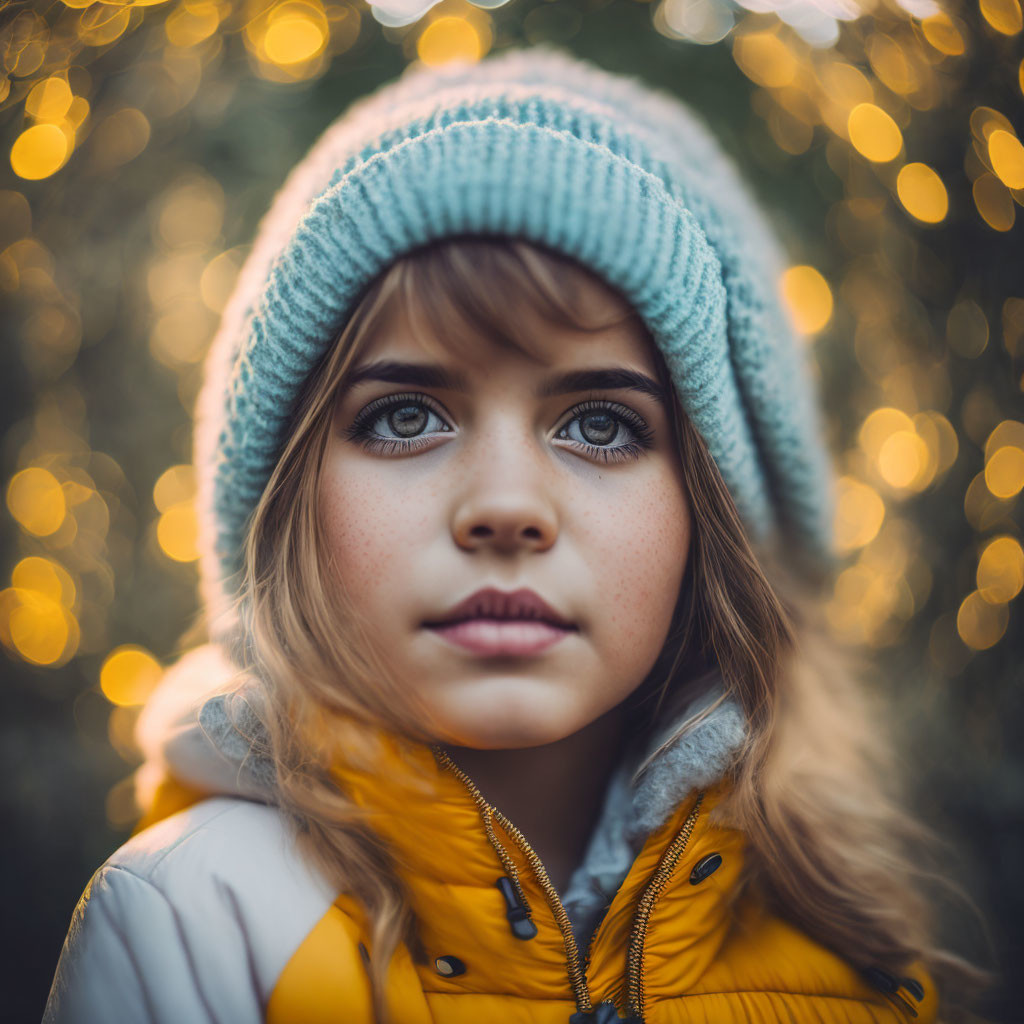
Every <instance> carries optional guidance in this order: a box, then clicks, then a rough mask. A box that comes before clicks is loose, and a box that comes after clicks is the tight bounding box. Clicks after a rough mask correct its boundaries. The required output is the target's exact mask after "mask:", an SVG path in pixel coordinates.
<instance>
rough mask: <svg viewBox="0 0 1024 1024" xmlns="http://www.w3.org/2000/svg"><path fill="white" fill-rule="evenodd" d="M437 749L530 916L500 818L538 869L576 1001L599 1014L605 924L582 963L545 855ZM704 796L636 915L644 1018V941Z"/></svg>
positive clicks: (635, 957)
mask: <svg viewBox="0 0 1024 1024" xmlns="http://www.w3.org/2000/svg"><path fill="white" fill-rule="evenodd" d="M432 749H433V751H434V756H435V757H436V758H437V760H438V762H439V763H440V764H441V766H442V767H443V768H446V769H447V770H448V771H450V772H451V773H452V774H453V775H454V776H455V777H456V778H457V779H458V780H459V781H460V782H461V783H462V784H463V785H464V786H465V787H466V789H467V790H468V791H469V794H470V796H471V797H472V798H473V801H474V803H475V804H476V805H477V809H478V810H479V811H480V817H481V818H482V820H483V823H484V831H485V832H486V834H487V841H488V842H489V843H490V844H491V846H492V847H494V850H495V852H496V853H497V854H498V858H499V859H500V860H501V863H502V866H503V867H504V868H505V871H506V872H507V873H508V876H509V880H510V881H511V882H512V885H513V886H514V887H515V890H516V895H517V896H518V897H519V900H520V902H521V903H522V904H523V907H524V908H525V909H526V912H527V914H529V913H531V911H530V905H529V903H528V902H527V899H526V894H525V893H524V892H523V888H522V885H521V883H520V881H519V873H518V871H517V869H516V866H515V862H514V861H513V860H512V858H511V857H510V856H509V854H508V851H507V850H506V849H505V848H504V847H503V846H502V844H501V842H500V841H499V840H498V837H497V836H496V835H495V834H494V826H493V821H494V820H497V822H498V824H499V825H501V827H502V828H503V829H504V830H505V832H506V833H507V834H508V835H509V836H510V837H511V838H512V841H513V842H514V843H515V844H516V846H517V847H518V848H519V851H520V853H522V855H523V856H524V857H525V858H526V863H527V864H528V865H529V866H530V870H531V871H532V872H533V875H534V877H535V879H536V880H537V884H538V885H539V886H540V888H541V891H542V892H543V893H544V897H545V899H546V900H547V902H548V906H549V907H550V908H551V913H552V914H553V915H554V918H555V923H556V924H557V925H558V927H559V930H560V931H561V932H562V941H563V944H564V945H565V957H566V971H567V973H568V975H569V984H570V986H571V987H572V993H573V998H574V999H575V1001H576V1009H577V1010H578V1011H579V1012H580V1013H593V1011H594V1004H593V1002H592V1000H591V998H590V989H589V987H588V985H587V975H586V968H587V966H589V964H590V953H591V950H592V949H593V946H594V939H595V938H596V937H597V933H598V931H599V930H600V923H598V926H597V927H596V928H595V929H594V931H593V933H592V934H591V936H590V942H589V943H588V944H587V954H586V960H585V962H583V963H582V964H581V962H580V951H579V947H578V946H577V944H576V937H575V936H574V935H573V933H572V922H571V921H570V920H569V915H568V914H567V913H566V910H565V907H564V906H563V905H562V901H561V899H560V898H559V896H558V891H557V890H556V889H555V887H554V886H553V885H552V884H551V880H550V878H548V873H547V869H546V868H545V867H544V864H543V863H542V862H541V859H540V857H538V856H537V853H536V851H535V850H534V849H533V847H532V846H530V844H529V842H527V840H526V837H525V836H524V835H523V834H522V832H520V831H519V829H518V828H516V826H515V825H513V824H512V822H511V821H509V819H508V818H507V817H505V815H504V814H502V813H501V811H499V810H498V809H497V808H496V807H493V806H492V805H491V804H489V803H488V802H487V801H486V799H485V798H484V795H483V794H482V793H481V792H480V790H479V789H478V788H477V786H476V783H474V782H473V780H472V779H471V778H470V777H469V776H468V775H467V774H466V773H465V772H464V771H463V770H462V769H461V768H460V767H459V766H458V765H457V764H456V763H455V762H454V761H453V760H452V759H451V757H449V756H448V754H447V752H446V751H445V750H443V749H442V748H441V747H440V746H438V745H434V746H433V747H432ZM703 800H704V794H703V793H699V794H698V795H697V801H696V803H695V804H694V805H693V808H692V809H691V811H690V813H689V814H688V815H687V816H686V820H685V821H684V822H683V824H682V827H681V828H680V829H679V832H677V833H676V836H675V838H674V839H673V840H672V842H671V843H670V844H669V846H668V849H667V850H666V851H665V853H664V854H663V855H662V858H661V861H660V862H659V864H658V867H657V868H656V869H655V871H654V874H653V875H652V876H651V878H650V880H649V881H648V883H647V885H646V887H645V888H644V893H643V896H642V897H641V899H640V903H639V904H638V906H637V911H636V915H635V916H634V919H633V928H632V932H631V935H630V940H629V946H628V952H627V955H626V971H627V985H628V988H627V992H628V999H627V1005H628V1007H629V1012H630V1013H631V1014H633V1015H634V1016H636V1017H637V1018H638V1019H639V1020H641V1021H642V1020H643V1004H644V990H643V970H644V945H645V940H646V938H647V922H648V919H649V918H650V916H651V911H652V910H653V909H654V904H655V902H656V901H657V899H658V897H659V896H660V895H661V891H662V890H663V889H664V888H665V886H666V885H667V884H668V880H669V878H670V877H671V875H672V872H673V870H674V869H675V866H676V864H677V863H678V861H679V858H680V857H681V856H682V854H683V851H684V850H685V849H686V844H687V843H688V842H689V841H690V836H691V834H692V833H693V828H694V825H695V824H696V822H697V814H698V812H699V810H700V805H701V803H702V802H703Z"/></svg>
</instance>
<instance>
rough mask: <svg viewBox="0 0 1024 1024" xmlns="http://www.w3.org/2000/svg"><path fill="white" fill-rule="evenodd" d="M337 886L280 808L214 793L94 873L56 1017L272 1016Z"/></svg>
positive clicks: (59, 1022) (57, 984)
mask: <svg viewBox="0 0 1024 1024" xmlns="http://www.w3.org/2000/svg"><path fill="white" fill-rule="evenodd" d="M335 896H336V893H335V892H334V891H333V888H332V887H330V886H329V885H327V884H326V883H325V881H324V880H323V879H322V878H320V877H319V875H318V874H316V873H315V872H313V871H311V869H310V868H309V866H308V865H307V864H306V863H305V862H304V860H303V859H302V858H300V857H299V856H298V852H297V850H296V849H295V847H294V843H293V841H292V834H291V831H290V829H289V828H288V827H287V826H286V825H285V824H284V822H283V819H282V818H281V816H280V815H279V814H278V813H277V811H276V810H274V809H273V808H270V807H265V806H262V805H259V804H254V803H251V802H249V801H246V800H235V799H231V798H216V799H212V800H205V801H203V802H201V803H199V804H196V805H195V806H194V807H192V808H190V809H189V810H187V811H182V812H181V813H180V814H176V815H174V816H173V817H171V818H168V819H166V820H165V821H163V822H160V823H159V824H157V825H154V826H153V827H152V828H149V829H147V830H146V831H144V832H141V833H139V835H137V836H135V837H134V838H133V839H131V840H130V841H129V842H128V843H126V844H125V845H124V846H123V847H121V849H120V850H118V851H117V853H115V854H114V856H113V857H111V859H110V860H109V861H108V862H107V863H106V864H105V865H104V866H103V867H101V868H100V870H99V871H97V872H96V874H95V875H94V876H93V879H92V881H91V882H90V883H89V886H88V887H87V889H86V891H85V893H84V894H83V896H82V899H81V900H80V901H79V904H78V906H77V908H76V909H75V913H74V916H73V918H72V921H71V928H70V929H69V931H68V937H67V940H66V941H65V943H64V950H63V952H62V953H61V957H60V962H59V963H58V965H57V974H56V977H55V978H54V982H53V987H52V989H51V991H50V998H49V1000H48V1002H47V1005H46V1011H45V1015H44V1017H43V1021H44V1024H261V1022H262V1021H263V1019H264V1013H265V1007H266V1005H267V1002H268V1000H269V998H270V995H271V993H272V992H273V989H274V986H275V985H276V983H277V979H278V978H279V976H280V974H281V971H282V970H283V969H284V967H285V965H286V964H287V963H288V960H289V959H290V958H291V956H292V955H293V954H294V952H295V950H296V949H298V947H299V946H300V945H301V943H302V941H303V939H304V938H305V937H306V935H308V933H309V932H310V930H311V929H312V928H313V927H314V925H315V924H316V923H317V921H319V920H320V918H321V917H322V916H323V915H324V914H325V913H326V912H327V910H328V909H329V908H330V906H331V903H332V902H333V901H334V898H335Z"/></svg>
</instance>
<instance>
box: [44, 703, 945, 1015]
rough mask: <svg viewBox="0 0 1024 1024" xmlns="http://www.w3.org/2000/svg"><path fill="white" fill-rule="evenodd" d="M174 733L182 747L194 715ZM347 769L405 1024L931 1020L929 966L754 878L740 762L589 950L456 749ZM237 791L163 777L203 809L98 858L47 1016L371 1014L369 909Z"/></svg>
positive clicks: (665, 833) (642, 871)
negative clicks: (822, 919) (422, 955)
mask: <svg viewBox="0 0 1024 1024" xmlns="http://www.w3.org/2000/svg"><path fill="white" fill-rule="evenodd" d="M193 717H194V713H193ZM207 732H209V730H207ZM171 733H172V735H174V736H175V737H178V738H177V739H176V740H175V742H176V743H178V744H179V745H180V744H181V741H180V736H181V730H180V729H177V728H176V729H174V730H171ZM172 760H173V758H172ZM224 763H227V762H224ZM336 775H337V780H338V782H339V784H340V785H341V786H342V787H343V788H344V789H345V790H346V791H347V792H348V793H349V794H350V795H351V797H352V798H353V799H354V801H355V802H356V803H358V804H359V805H360V806H361V807H363V808H365V810H366V812H367V815H368V820H369V823H370V824H371V827H372V828H374V829H375V830H376V831H377V832H378V833H379V834H380V835H381V836H383V837H384V838H385V839H386V840H387V842H388V845H389V846H390V849H391V851H392V853H393V857H394V861H395V864H396V866H397V870H398V871H399V873H400V875H401V878H402V879H403V881H404V883H405V885H406V887H407V890H408V893H409V895H410V898H411V901H412V905H413V910H414V912H415V915H416V920H417V923H418V929H419V939H420V941H421V944H422V947H423V949H424V950H425V951H426V954H427V956H426V960H425V962H414V959H413V957H412V955H411V954H410V951H409V949H408V948H406V947H405V946H404V945H403V946H400V947H399V949H398V951H397V954H396V956H395V958H394V960H393V961H392V963H391V966H390V969H389V970H390V973H389V976H388V984H387V989H386V992H387V1001H388V1005H389V1009H390V1012H391V1015H392V1019H393V1021H394V1022H395V1024H482V1022H491V1021H495V1022H502V1024H517V1022H521V1024H527V1022H530V1024H566V1022H567V1021H568V1022H572V1024H586V1022H590V1024H608V1022H611V1021H616V1020H620V1019H626V1020H631V1021H634V1022H637V1021H643V1022H646V1024H682V1022H688V1024H695V1022H700V1024H804V1022H816V1024H860V1022H865V1024H867V1022H876V1024H882V1022H886V1024H906V1022H909V1021H917V1022H919V1024H929V1022H931V1021H934V1020H935V1019H936V1013H937V1005H936V1004H937V995H936V990H935V986H934V984H933V982H932V979H931V978H929V977H928V975H927V974H926V972H925V971H924V970H923V969H922V968H921V966H920V965H919V964H916V965H913V966H912V967H911V968H910V969H902V970H901V969H896V968H895V967H894V965H885V964H880V965H878V966H877V967H875V968H872V969H870V970H869V971H867V972H865V973H861V972H859V971H857V970H855V969H854V968H853V967H852V966H851V965H850V964H848V963H847V962H846V961H844V960H843V959H842V958H841V957H839V956H838V955H836V954H835V953H834V952H832V951H830V950H828V949H825V948H823V947H822V946H821V945H820V944H818V943H817V942H815V941H813V940H812V939H810V938H809V937H808V936H806V935H805V934H803V933H802V932H801V931H800V930H798V929H797V928H795V927H794V926H793V925H791V924H789V923H787V922H786V921H784V920H782V919H780V918H779V917H778V916H776V915H773V914H772V913H770V912H769V911H768V910H767V909H766V907H765V906H764V905H762V903H761V902H760V901H759V899H758V897H757V895H756V893H755V892H754V891H753V889H752V887H749V886H747V887H743V889H742V890H740V889H739V887H738V884H737V883H738V880H739V879H740V878H741V874H742V870H743V863H744V856H745V845H746V844H745V839H744V836H743V835H742V834H741V833H740V832H738V831H736V830H735V829H731V828H728V827H725V826H723V825H722V824H720V823H717V822H716V821H714V820H713V818H714V817H715V816H714V814H713V813H712V812H713V811H714V808H715V807H716V805H717V804H718V803H719V802H720V801H721V800H722V798H723V797H724V796H725V795H726V793H727V787H728V781H727V775H726V776H722V777H721V778H719V779H718V780H717V781H714V782H712V783H709V784H703V785H700V786H698V787H696V788H694V789H693V790H692V791H690V792H688V793H687V795H686V796H685V797H684V798H683V799H681V800H679V801H677V802H673V803H671V804H670V805H669V806H670V808H674V810H671V811H670V813H669V815H668V818H667V820H665V821H664V822H663V823H662V824H661V825H659V826H658V827H656V828H654V830H653V831H651V832H650V833H649V834H647V835H646V838H645V839H644V840H643V845H642V847H640V849H639V852H638V853H637V854H636V856H635V858H634V859H633V861H632V864H631V865H630V866H629V868H628V873H627V874H626V876H625V879H624V881H622V883H621V885H619V886H618V888H617V891H615V893H614V897H613V898H612V899H611V902H610V905H608V906H607V909H606V910H604V913H603V916H601V917H600V921H599V924H598V926H597V928H596V930H594V931H593V934H592V937H591V939H590V941H589V946H588V948H586V949H580V948H578V946H577V941H576V938H575V937H574V931H573V927H572V923H571V921H570V919H569V915H568V914H567V912H566V909H565V906H564V905H563V903H562V900H561V899H560V896H559V894H558V893H557V892H556V891H555V889H554V887H553V886H552V885H551V883H550V881H549V879H548V877H547V875H546V872H545V870H544V867H543V865H542V864H541V862H540V860H539V858H538V857H537V855H536V854H535V852H534V851H533V850H532V848H531V847H530V845H529V840H528V838H527V837H525V836H524V835H523V834H522V833H521V832H520V831H519V830H518V829H517V828H516V827H515V825H514V824H513V823H512V822H511V821H509V820H508V819H507V818H506V817H504V816H503V815H502V814H501V813H500V811H499V810H498V809H496V808H495V807H493V806H491V805H489V804H488V802H487V801H486V800H485V798H484V797H483V795H482V794H481V793H480V792H479V790H478V789H477V787H476V786H475V785H474V783H473V781H472V780H471V779H470V778H469V777H468V776H467V775H466V774H465V773H464V772H462V771H461V770H460V769H459V768H458V767H457V766H456V765H455V764H454V763H453V762H452V761H451V760H450V758H448V757H447V755H446V754H445V753H444V752H443V751H442V750H441V749H440V748H432V747H429V746H426V745H418V746H413V748H412V750H411V752H410V751H409V750H408V749H407V748H402V747H399V745H398V744H397V742H395V741H394V739H393V738H389V737H387V736H382V737H381V744H380V747H379V749H378V750H377V751H376V755H375V761H374V763H373V765H372V768H370V767H367V766H365V765H358V766H357V765H356V764H355V763H339V764H338V765H337V766H336ZM228 776H230V777H231V779H232V780H234V779H235V778H236V776H237V766H236V767H232V768H231V770H230V772H228ZM181 778H186V779H187V778H188V776H187V775H185V776H182V775H180V774H179V779H181ZM192 781H193V782H195V781H197V776H196V775H194V774H193V776H192ZM228 785H229V784H227V783H226V784H225V785H223V786H221V785H209V784H206V785H200V786H198V787H197V788H194V789H183V788H182V787H181V786H180V785H178V784H176V783H174V782H173V781H172V782H171V784H169V785H165V787H164V789H163V796H162V798H161V799H159V800H157V802H156V804H155V806H154V809H153V810H152V812H151V814H150V816H149V818H148V819H147V821H146V822H145V824H147V825H148V824H150V823H151V822H154V821H155V820H156V819H158V818H161V817H162V816H164V815H167V814H168V812H170V811H173V810H174V803H175V801H177V802H178V803H179V804H181V805H185V804H191V806H190V807H188V808H187V809H185V810H182V811H180V812H178V813H173V814H170V815H169V816H167V817H164V820H162V821H159V822H158V823H156V824H154V825H153V826H152V827H148V828H146V829H145V830H143V831H141V832H140V833H139V834H137V835H136V836H135V837H134V838H133V839H132V840H131V841H130V842H129V843H128V844H126V845H125V846H124V847H122V849H121V850H120V851H118V853H117V854H115V855H114V856H113V857H112V858H111V859H110V861H108V863H107V864H106V865H104V867H103V868H101V870H100V871H99V872H97V875H96V877H95V878H94V879H93V882H92V883H91V884H90V887H89V889H88V890H87V892H86V894H85V896H84V897H83V900H82V902H81V904H80V906H79V908H78V910H77V911H76V915H75V920H74V921H73V923H72V928H71V931H70V932H69V936H68V942H67V944H66V946H65V951H64V954H63V956H62V960H61V965H60V966H59V968H58V976H57V979H56V980H55V983H54V989H53V992H52V994H51V998H50V1003H49V1005H48V1008H47V1016H46V1020H47V1021H48V1022H54V1024H63V1022H65V1021H69V1022H71V1021H73V1022H75V1024H80V1022H90V1021H94V1020H95V1021H97V1022H100V1021H108V1020H113V1019H124V1020H129V1019H131V1020H135V1019H140V1020H142V1019H145V1020H152V1021H160V1022H163V1021H169V1022H173V1021H185V1020H188V1021H189V1024H198V1022H199V1021H200V1020H202V1021H211V1022H212V1021H219V1022H223V1024H252V1022H254V1021H258V1020H261V1019H263V1020H266V1021H267V1022H268V1024H321V1022H322V1024H328V1022H330V1024H338V1022H344V1024H369V1022H371V1021H372V1020H373V1012H372V1007H371V998H370V988H369V981H368V976H367V973H366V968H365V962H364V958H365V957H366V956H367V955H368V953H369V952H371V940H370V936H369V931H368V928H367V926H366V920H365V917H364V914H363V911H362V909H361V907H360V906H359V905H358V903H357V902H356V900H355V899H354V898H353V897H352V896H351V895H349V894H341V895H339V894H338V893H337V892H336V891H335V890H334V889H333V888H331V887H326V888H325V886H324V884H323V880H322V879H321V880H319V881H318V880H317V879H315V878H313V877H312V876H311V875H310V876H308V877H307V875H306V872H307V871H308V870H311V869H309V868H308V866H304V865H305V864H306V862H304V861H303V860H302V858H301V857H298V856H296V854H295V850H294V841H295V837H294V835H293V834H292V833H291V832H290V830H289V828H288V827H286V826H285V824H284V818H283V816H282V815H280V814H279V813H278V812H277V811H276V809H275V808H273V807H272V806H267V805H266V804H265V803H258V802H255V801H253V800H249V799H242V798H240V797H239V796H238V795H237V794H236V795H234V796H220V797H217V798H214V799H199V800H198V802H197V798H198V797H200V796H201V795H202V792H203V790H204V788H205V790H206V791H207V792H209V790H210V789H220V790H221V791H223V790H224V789H226V788H228ZM249 795H250V796H252V795H253V794H252V793H250V794H249ZM161 929H162V931H161ZM250 989H251V991H250ZM136 1007H137V1008H138V1009H137V1010H136V1009H135V1008H136ZM136 1013H138V1014H141V1015H142V1016H136Z"/></svg>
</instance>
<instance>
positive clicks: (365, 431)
mask: <svg viewBox="0 0 1024 1024" xmlns="http://www.w3.org/2000/svg"><path fill="white" fill-rule="evenodd" d="M404 405H422V406H424V407H425V408H427V409H429V410H430V411H431V412H432V413H434V415H435V416H437V417H438V418H439V419H444V416H443V415H442V413H441V410H440V408H439V407H438V405H437V404H436V403H435V402H434V401H433V400H432V399H431V398H430V397H429V396H428V395H424V394H419V393H416V392H409V393H406V394H399V395H386V396H385V397H383V398H376V399H374V400H373V401H372V402H370V403H369V405H367V406H366V407H365V408H364V409H362V410H361V411H360V412H359V414H358V415H357V416H356V418H355V420H354V422H353V423H352V425H351V426H350V427H348V428H346V429H345V431H344V433H345V436H346V437H347V438H348V439H349V440H350V441H355V442H356V443H358V444H361V445H362V446H363V447H364V448H365V449H366V450H367V451H369V452H372V453H374V454H379V455H390V454H393V453H396V452H398V453H403V454H404V453H408V452H412V451H416V450H417V449H418V448H422V447H424V446H425V445H429V444H430V436H427V437H409V438H394V437H379V436H377V435H376V434H374V432H373V430H372V428H373V425H374V424H375V423H376V422H377V421H378V420H379V419H380V418H381V417H382V416H383V415H384V414H386V413H388V412H390V411H391V410H392V409H395V408H401V407H402V406H404ZM595 410H601V411H603V412H610V413H613V414H614V416H615V417H616V418H617V419H618V420H619V421H620V422H622V423H624V424H625V425H626V426H627V427H628V428H629V429H630V430H631V431H632V432H633V435H634V440H632V441H628V442H627V443H626V444H621V445H616V446H614V447H608V446H607V445H596V444H590V443H588V442H586V441H582V442H581V441H577V440H576V439H575V438H562V435H563V433H564V432H565V431H566V430H567V429H568V426H569V424H570V423H572V421H573V420H574V419H576V418H578V417H580V416H582V415H584V414H585V413H587V412H593V411H595ZM450 429H451V428H448V430H446V431H443V432H444V433H448V432H450ZM435 433H437V431H435ZM555 436H556V437H559V438H560V439H563V440H569V441H572V443H573V446H574V447H576V448H581V449H583V450H585V451H586V453H587V454H588V455H592V456H596V457H597V458H600V459H602V460H603V461H604V462H621V461H624V460H625V459H639V458H640V456H641V455H643V453H644V452H645V451H646V450H647V449H649V448H651V447H652V445H653V433H652V431H651V430H650V428H649V427H648V426H647V424H646V423H645V422H644V421H643V420H642V419H641V418H640V416H638V415H637V414H636V413H635V412H633V410H632V409H630V408H629V407H628V406H625V405H620V404H619V403H618V402H609V401H607V400H606V399H593V398H591V399H587V400H585V401H583V402H580V403H578V404H577V405H574V406H573V407H572V409H570V410H569V415H568V419H566V420H565V422H564V424H563V426H561V427H559V429H558V431H557V433H556V435H555Z"/></svg>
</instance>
